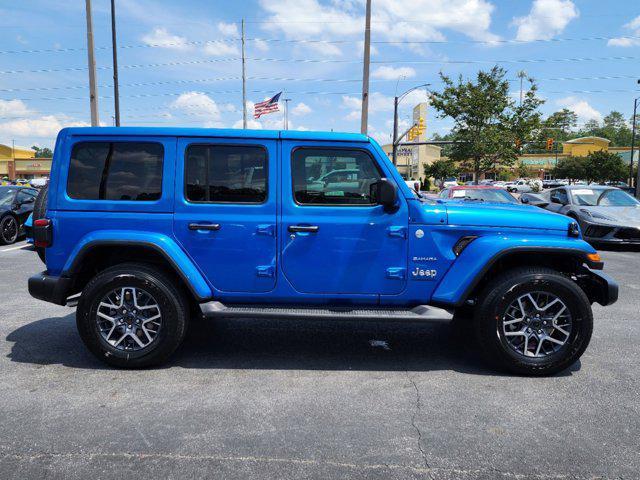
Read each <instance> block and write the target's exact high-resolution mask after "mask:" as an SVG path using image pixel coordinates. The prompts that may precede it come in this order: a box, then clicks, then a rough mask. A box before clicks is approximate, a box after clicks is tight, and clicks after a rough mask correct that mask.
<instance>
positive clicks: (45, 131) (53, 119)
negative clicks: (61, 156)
mask: <svg viewBox="0 0 640 480" xmlns="http://www.w3.org/2000/svg"><path fill="white" fill-rule="evenodd" d="M86 126H89V124H88V123H86V122H78V121H74V120H71V119H70V118H69V117H67V116H66V115H36V116H34V117H33V118H21V119H16V120H9V121H6V122H2V123H0V136H4V137H16V138H27V139H29V140H31V139H33V138H54V137H55V136H56V135H58V132H59V131H60V130H62V129H63V128H65V127H86Z"/></svg>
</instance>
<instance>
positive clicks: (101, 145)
mask: <svg viewBox="0 0 640 480" xmlns="http://www.w3.org/2000/svg"><path fill="white" fill-rule="evenodd" d="M163 159H164V148H163V146H162V145H161V144H159V143H151V142H148V143H147V142H81V143H76V144H75V145H74V146H73V150H72V152H71V161H70V164H69V177H68V180H67V194H68V195H69V197H70V198H73V199H75V200H120V201H153V200H158V199H160V197H161V196H162V165H163Z"/></svg>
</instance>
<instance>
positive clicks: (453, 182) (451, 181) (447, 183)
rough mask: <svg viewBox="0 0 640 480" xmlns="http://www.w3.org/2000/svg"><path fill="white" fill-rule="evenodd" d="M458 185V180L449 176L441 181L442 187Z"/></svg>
mask: <svg viewBox="0 0 640 480" xmlns="http://www.w3.org/2000/svg"><path fill="white" fill-rule="evenodd" d="M457 186H458V180H457V179H456V178H454V177H451V178H447V179H446V180H445V181H444V182H443V183H442V188H443V189H445V188H449V187H457Z"/></svg>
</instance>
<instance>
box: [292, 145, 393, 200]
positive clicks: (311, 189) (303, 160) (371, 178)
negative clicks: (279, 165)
mask: <svg viewBox="0 0 640 480" xmlns="http://www.w3.org/2000/svg"><path fill="white" fill-rule="evenodd" d="M291 162H292V165H291V170H292V172H293V194H294V197H295V200H296V202H298V203H299V204H301V205H345V206H349V205H375V204H376V203H377V202H376V200H375V199H374V198H373V194H372V190H371V186H372V185H373V184H375V183H376V182H378V180H380V178H381V175H380V172H379V171H378V168H377V166H376V163H375V162H374V160H373V158H371V155H369V154H368V153H367V152H365V151H363V150H349V149H325V148H299V149H297V150H295V151H294V152H293V158H292V160H291Z"/></svg>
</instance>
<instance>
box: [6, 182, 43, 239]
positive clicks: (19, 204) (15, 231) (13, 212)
mask: <svg viewBox="0 0 640 480" xmlns="http://www.w3.org/2000/svg"><path fill="white" fill-rule="evenodd" d="M37 195H38V191H37V190H35V189H33V188H26V187H17V186H15V187H14V186H0V244H2V245H9V244H11V243H15V241H16V240H17V239H18V237H19V236H20V235H22V234H23V233H24V223H25V222H26V221H27V218H28V217H29V215H30V214H31V212H32V211H33V204H34V202H35V200H36V196H37Z"/></svg>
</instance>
